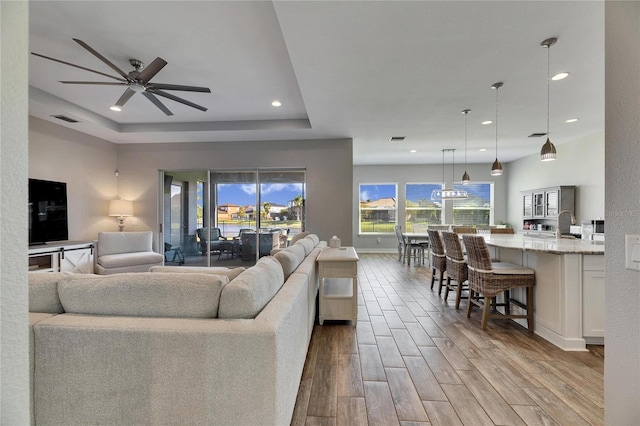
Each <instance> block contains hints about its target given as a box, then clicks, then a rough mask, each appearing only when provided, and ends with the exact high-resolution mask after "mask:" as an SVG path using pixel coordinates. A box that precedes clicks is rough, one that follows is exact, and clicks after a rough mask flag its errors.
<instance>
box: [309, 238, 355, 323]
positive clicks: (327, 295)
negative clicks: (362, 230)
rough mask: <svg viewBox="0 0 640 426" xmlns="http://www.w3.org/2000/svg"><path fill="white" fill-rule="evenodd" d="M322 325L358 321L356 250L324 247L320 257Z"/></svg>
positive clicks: (320, 314)
mask: <svg viewBox="0 0 640 426" xmlns="http://www.w3.org/2000/svg"><path fill="white" fill-rule="evenodd" d="M317 260H318V269H319V274H318V278H319V282H320V283H319V284H320V291H319V297H320V313H319V320H320V325H322V324H323V323H324V320H351V321H353V324H354V325H355V324H356V322H357V319H358V263H357V262H358V260H359V259H358V254H357V253H356V250H355V249H354V248H353V247H340V248H328V247H327V248H324V249H322V252H320V255H318V258H317Z"/></svg>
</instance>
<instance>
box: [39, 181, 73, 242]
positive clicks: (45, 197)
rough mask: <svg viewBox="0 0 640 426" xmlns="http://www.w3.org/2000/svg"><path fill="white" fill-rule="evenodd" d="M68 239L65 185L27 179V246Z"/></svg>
mask: <svg viewBox="0 0 640 426" xmlns="http://www.w3.org/2000/svg"><path fill="white" fill-rule="evenodd" d="M68 239H69V228H68V223H67V184H66V183H64V182H53V181H49V180H40V179H29V245H34V244H44V243H47V242H50V241H64V240H68Z"/></svg>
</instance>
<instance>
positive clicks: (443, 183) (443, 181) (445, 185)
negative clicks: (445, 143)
mask: <svg viewBox="0 0 640 426" xmlns="http://www.w3.org/2000/svg"><path fill="white" fill-rule="evenodd" d="M442 186H444V188H443V189H445V188H446V187H447V182H446V181H445V180H444V149H443V150H442Z"/></svg>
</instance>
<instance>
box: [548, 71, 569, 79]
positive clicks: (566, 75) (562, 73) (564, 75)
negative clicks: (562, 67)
mask: <svg viewBox="0 0 640 426" xmlns="http://www.w3.org/2000/svg"><path fill="white" fill-rule="evenodd" d="M567 77H569V73H568V72H561V73H558V74H556V75H554V76H553V77H551V80H553V81H558V80H562V79H563V78H567Z"/></svg>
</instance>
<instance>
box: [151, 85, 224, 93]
mask: <svg viewBox="0 0 640 426" xmlns="http://www.w3.org/2000/svg"><path fill="white" fill-rule="evenodd" d="M147 87H150V88H154V89H160V90H182V91H184V92H203V93H211V89H209V88H208V87H197V86H182V85H180V84H165V83H149V84H148V85H147Z"/></svg>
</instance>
